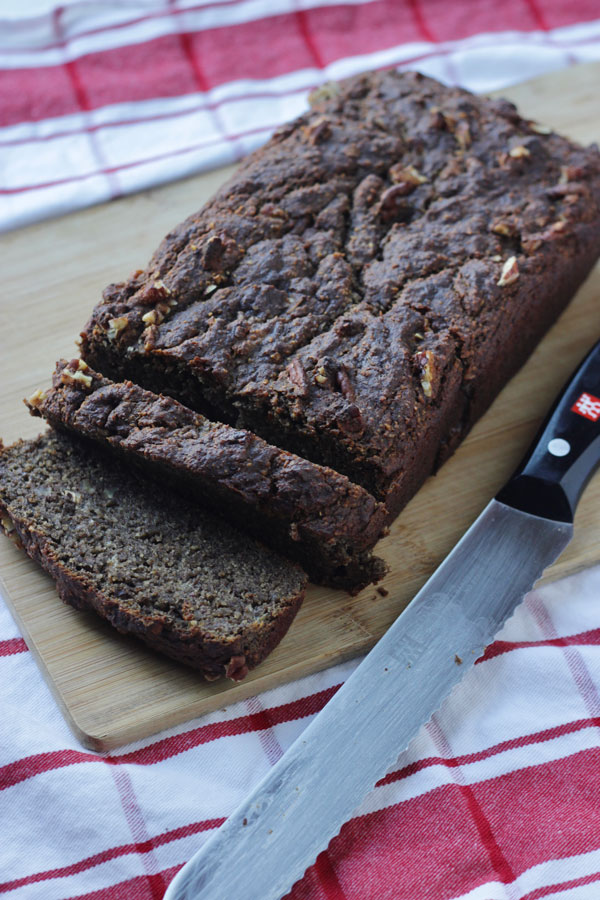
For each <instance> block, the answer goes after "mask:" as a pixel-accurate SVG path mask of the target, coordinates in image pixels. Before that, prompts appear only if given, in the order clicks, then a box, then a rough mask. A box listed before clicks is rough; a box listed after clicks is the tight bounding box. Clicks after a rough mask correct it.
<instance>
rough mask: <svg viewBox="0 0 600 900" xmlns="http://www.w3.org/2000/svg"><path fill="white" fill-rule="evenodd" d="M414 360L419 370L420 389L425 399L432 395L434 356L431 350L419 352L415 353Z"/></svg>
mask: <svg viewBox="0 0 600 900" xmlns="http://www.w3.org/2000/svg"><path fill="white" fill-rule="evenodd" d="M415 358H416V360H417V362H418V364H419V366H420V369H421V387H422V388H423V393H424V394H425V396H426V397H428V398H429V397H431V396H432V394H433V380H434V378H435V365H434V355H433V353H432V351H431V350H420V351H419V352H418V353H415Z"/></svg>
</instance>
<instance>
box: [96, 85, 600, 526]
mask: <svg viewBox="0 0 600 900" xmlns="http://www.w3.org/2000/svg"><path fill="white" fill-rule="evenodd" d="M599 253H600V155H599V153H598V150H597V148H595V147H591V148H581V147H579V146H577V145H575V144H573V143H572V142H570V141H568V140H567V139H565V138H563V137H561V136H559V135H556V134H554V133H552V132H548V130H547V129H544V128H541V127H540V126H538V125H536V123H533V122H529V121H527V120H525V119H523V118H522V117H521V116H519V114H518V113H517V111H516V109H515V107H514V106H513V105H512V104H510V103H508V102H507V101H504V100H490V99H486V98H480V97H474V96H473V95H471V94H469V93H467V92H466V91H463V90H460V89H458V88H447V87H444V86H442V85H440V84H438V83H437V82H435V81H433V80H432V79H429V78H426V77H424V76H421V75H418V74H415V73H397V72H384V73H373V74H368V75H362V76H358V77H356V78H352V79H349V80H347V81H345V82H342V83H341V84H339V85H331V86H328V87H327V88H326V89H322V90H320V91H317V92H316V93H315V95H313V98H312V110H311V111H310V112H308V113H306V114H305V115H303V116H301V117H300V118H298V119H297V120H295V121H294V122H292V123H290V124H289V125H287V126H284V127H283V128H282V129H280V130H279V131H278V132H277V133H276V134H275V135H274V136H273V138H272V139H271V141H269V142H268V143H267V145H266V146H265V147H263V148H262V149H261V150H259V151H258V152H256V153H255V154H253V155H252V156H250V157H249V158H248V160H246V162H245V163H244V164H243V165H242V166H241V168H240V169H239V171H238V173H237V174H236V175H235V176H234V177H233V179H232V180H230V182H229V183H228V184H227V185H225V186H224V187H223V188H222V189H221V190H220V191H219V193H218V194H217V195H216V197H215V198H214V199H213V200H212V201H211V202H210V203H208V204H207V205H206V206H205V207H204V208H203V209H202V210H201V211H200V212H199V213H198V214H196V215H194V216H191V217H190V218H189V219H187V220H186V222H184V223H183V224H182V225H181V226H179V227H178V228H176V229H175V230H174V231H173V232H171V233H170V234H169V235H168V236H167V237H166V239H165V241H164V242H163V243H162V245H161V246H160V247H159V249H158V250H157V252H156V253H155V255H154V257H153V258H152V260H151V262H150V264H149V266H148V267H147V269H146V270H144V271H139V272H137V273H135V275H134V276H133V277H132V278H131V279H130V280H128V281H127V282H123V283H121V284H118V285H112V286H110V287H109V288H108V289H107V291H106V292H105V295H104V300H103V302H102V303H101V304H99V306H97V307H96V309H95V311H94V313H93V315H92V318H91V319H90V321H89V323H88V325H87V326H86V329H85V331H84V333H83V335H82V354H83V356H84V358H86V359H87V360H88V361H89V362H91V363H92V364H93V365H95V366H96V368H98V369H99V370H100V371H103V372H105V373H106V374H109V375H111V376H113V377H130V378H132V379H133V380H136V381H138V382H140V383H142V384H144V385H146V386H148V387H151V388H154V389H158V390H162V391H166V392H167V393H171V394H173V396H176V397H178V398H179V399H181V400H183V401H184V402H186V403H187V404H188V405H190V406H192V407H194V408H197V409H201V410H202V409H204V410H207V409H208V410H210V409H212V410H213V411H214V412H216V414H217V415H218V416H219V417H220V418H222V419H224V420H225V421H228V422H234V423H236V424H238V425H241V426H243V427H246V428H249V429H251V430H253V431H255V432H256V433H258V434H260V435H262V436H263V437H265V438H266V439H267V440H269V441H271V442H272V443H275V444H277V445H279V446H283V447H286V448H287V449H289V450H292V451H294V452H296V453H299V454H300V455H303V456H305V457H307V458H309V459H312V460H314V461H316V462H319V463H322V464H326V465H329V466H331V467H332V468H334V469H336V470H337V471H339V472H342V473H344V474H346V475H347V476H348V477H349V478H351V479H352V480H353V481H355V482H357V483H359V484H362V485H363V486H364V487H365V488H366V489H367V490H369V491H370V492H371V493H372V494H374V495H375V496H376V497H377V498H378V499H380V500H385V502H386V503H387V505H388V509H389V511H390V516H393V515H395V514H396V513H397V512H398V511H399V509H400V508H401V507H402V506H403V505H404V503H405V502H406V501H407V500H408V499H409V498H410V496H411V495H412V494H413V493H414V492H415V490H416V489H417V488H418V487H419V486H420V484H421V483H422V481H423V480H424V478H425V477H426V476H427V475H428V474H429V473H430V472H431V471H432V470H434V469H435V467H436V466H437V465H439V464H440V462H441V461H443V459H445V458H446V457H447V456H448V455H449V454H450V453H451V452H452V450H453V449H454V448H455V447H456V445H457V444H458V443H459V441H460V440H461V438H462V437H463V436H464V434H465V433H466V432H467V431H468V429H469V428H470V426H471V425H472V424H473V422H474V421H475V420H476V418H478V417H479V416H480V415H481V414H482V412H483V411H484V410H485V409H486V407H487V406H488V405H489V403H490V402H491V400H492V399H493V398H494V396H495V395H496V394H497V393H498V391H499V390H500V389H501V387H502V386H503V384H504V383H505V382H506V381H507V380H508V378H510V377H511V376H512V375H513V374H514V372H515V371H516V370H517V369H518V368H519V367H520V365H521V364H522V363H523V362H524V361H525V359H526V358H527V356H528V354H529V353H530V352H531V350H532V349H533V347H534V346H535V344H536V343H537V341H538V340H539V339H540V337H541V336H542V334H543V333H544V332H545V330H546V329H547V328H548V327H549V326H550V324H551V323H552V322H553V321H554V320H555V318H556V317H557V315H558V314H559V312H560V311H561V310H562V309H563V308H564V306H566V304H567V302H568V301H569V299H570V298H571V297H572V296H573V294H574V293H575V291H576V289H577V287H578V286H579V284H580V283H581V282H582V281H583V279H584V278H585V277H586V275H587V274H588V272H589V270H590V268H591V266H592V265H593V263H594V261H595V259H596V258H597V256H598V254H599Z"/></svg>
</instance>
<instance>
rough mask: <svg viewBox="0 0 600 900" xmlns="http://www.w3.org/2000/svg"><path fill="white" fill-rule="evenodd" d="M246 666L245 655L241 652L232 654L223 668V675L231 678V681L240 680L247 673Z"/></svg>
mask: <svg viewBox="0 0 600 900" xmlns="http://www.w3.org/2000/svg"><path fill="white" fill-rule="evenodd" d="M248 671H249V670H248V666H247V665H246V657H245V656H244V655H243V654H241V655H240V656H232V657H231V659H230V660H229V665H228V666H227V668H226V669H225V675H226V676H227V678H231V679H232V681H241V680H242V679H243V678H245V677H246V675H247V674H248Z"/></svg>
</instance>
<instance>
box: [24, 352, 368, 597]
mask: <svg viewBox="0 0 600 900" xmlns="http://www.w3.org/2000/svg"><path fill="white" fill-rule="evenodd" d="M27 403H28V406H29V408H30V410H31V412H32V413H33V414H34V415H41V416H43V417H44V418H45V419H47V420H48V421H49V422H50V423H51V424H52V425H53V426H54V427H56V428H67V429H69V430H72V431H74V432H76V433H77V434H79V435H80V436H82V437H85V438H91V439H93V440H95V441H99V442H100V443H101V444H102V445H104V446H108V447H110V448H111V449H113V450H116V451H117V452H119V453H120V455H121V456H122V458H124V459H126V460H127V461H128V462H130V463H133V464H137V465H143V466H144V468H145V469H146V470H147V471H148V473H149V474H152V475H153V476H154V477H155V478H158V479H159V480H160V481H162V482H164V483H167V484H172V485H173V486H174V487H177V488H179V489H180V490H181V491H182V492H183V493H184V494H187V495H189V496H191V497H195V498H196V499H197V500H198V501H200V503H202V504H206V505H209V506H211V507H212V508H213V509H214V510H215V511H216V512H218V513H219V514H220V515H222V516H224V517H226V518H228V519H229V520H230V521H232V522H233V523H234V524H236V525H237V526H238V527H240V528H243V529H245V530H250V531H251V532H252V533H253V534H254V535H255V536H256V537H258V538H259V539H261V540H264V541H265V542H267V543H269V544H270V545H271V546H273V547H274V549H276V550H278V551H280V552H282V553H285V554H286V555H288V556H291V557H292V558H294V559H296V560H297V561H298V562H300V563H301V565H302V566H303V568H304V569H305V570H306V571H307V572H308V574H309V575H310V576H311V578H312V579H313V580H314V581H317V582H321V583H325V584H329V585H334V586H339V587H345V588H347V589H349V590H352V591H357V590H359V589H360V588H361V587H364V586H365V585H366V584H368V583H369V582H371V581H373V580H378V579H379V578H380V577H381V576H382V575H383V574H384V572H385V566H384V563H383V562H382V560H380V559H377V558H376V557H373V556H372V554H371V552H370V550H371V548H372V547H373V545H374V544H375V542H376V540H377V538H378V537H379V535H380V534H381V531H382V530H383V528H384V524H385V518H386V510H385V506H384V505H383V504H381V503H377V501H376V500H375V499H374V498H373V497H372V496H371V495H370V494H368V493H367V492H366V491H365V490H364V489H363V488H361V487H358V486H357V485H354V484H352V483H351V482H349V481H348V479H347V478H345V477H344V476H343V475H339V474H338V473H337V472H334V471H333V470H332V469H327V468H323V467H322V466H317V465H315V464H314V463H311V462H308V461H307V460H305V459H301V458H300V457H298V456H295V455H294V454H292V453H287V452H286V451H285V450H278V449H277V448H276V447H272V446H269V444H267V443H265V441H263V440H261V438H258V437H256V436H255V435H254V434H250V433H249V432H247V431H243V430H240V429H235V428H232V427H231V426H229V425H223V424H220V423H214V422H210V421H209V420H208V419H206V418H205V417H204V416H202V415H201V414H200V413H196V412H192V410H190V409H187V408H186V407H185V406H182V405H181V404H180V403H178V402H177V401H176V400H173V399H172V398H171V397H166V396H157V395H156V394H153V393H151V392H150V391H145V390H142V388H140V387H138V386H137V385H134V384H132V383H131V382H124V383H123V382H121V383H119V384H115V383H113V382H111V381H109V380H108V379H106V378H103V377H102V376H101V375H99V374H98V373H96V372H94V371H93V370H92V369H90V368H89V367H88V366H87V365H86V364H85V363H84V362H82V361H81V360H72V361H71V362H66V361H65V360H61V361H60V362H59V363H57V366H56V372H55V374H54V378H53V386H52V387H51V388H49V389H47V390H44V391H37V392H36V393H35V394H34V395H33V397H31V398H30V399H29V401H27Z"/></svg>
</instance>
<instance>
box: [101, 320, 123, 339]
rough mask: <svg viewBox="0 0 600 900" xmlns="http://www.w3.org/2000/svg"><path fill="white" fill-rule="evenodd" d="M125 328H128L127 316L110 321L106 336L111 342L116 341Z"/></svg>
mask: <svg viewBox="0 0 600 900" xmlns="http://www.w3.org/2000/svg"><path fill="white" fill-rule="evenodd" d="M124 328H127V317H126V316H119V317H118V318H117V319H109V322H108V330H107V332H106V336H107V338H108V339H109V341H115V340H116V339H117V337H118V335H119V332H120V331H123V329H124Z"/></svg>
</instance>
